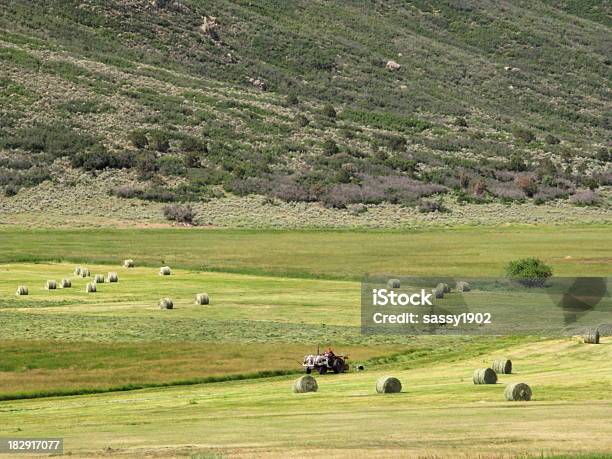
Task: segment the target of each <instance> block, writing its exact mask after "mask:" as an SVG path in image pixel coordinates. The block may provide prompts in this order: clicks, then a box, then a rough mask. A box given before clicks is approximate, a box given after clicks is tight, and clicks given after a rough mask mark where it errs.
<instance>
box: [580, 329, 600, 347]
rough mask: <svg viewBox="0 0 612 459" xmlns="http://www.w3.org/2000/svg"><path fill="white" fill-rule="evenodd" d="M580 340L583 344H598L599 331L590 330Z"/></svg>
mask: <svg viewBox="0 0 612 459" xmlns="http://www.w3.org/2000/svg"><path fill="white" fill-rule="evenodd" d="M582 339H583V340H584V342H585V344H599V330H591V331H589V332H588V333H586V334H585V335H584V336H583V337H582Z"/></svg>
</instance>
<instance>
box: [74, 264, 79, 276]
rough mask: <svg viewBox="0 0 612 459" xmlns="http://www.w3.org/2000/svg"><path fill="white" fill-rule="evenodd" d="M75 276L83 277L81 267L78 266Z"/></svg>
mask: <svg viewBox="0 0 612 459" xmlns="http://www.w3.org/2000/svg"><path fill="white" fill-rule="evenodd" d="M74 275H75V276H80V275H81V267H80V266H77V267H76V268H74Z"/></svg>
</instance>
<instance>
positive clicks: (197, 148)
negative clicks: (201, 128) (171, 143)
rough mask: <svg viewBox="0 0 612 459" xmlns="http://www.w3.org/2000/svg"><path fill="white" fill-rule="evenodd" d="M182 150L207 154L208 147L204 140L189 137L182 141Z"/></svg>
mask: <svg viewBox="0 0 612 459" xmlns="http://www.w3.org/2000/svg"><path fill="white" fill-rule="evenodd" d="M181 150H182V151H185V152H196V153H207V152H208V147H207V146H206V143H205V142H203V141H202V140H200V139H198V138H196V137H192V136H188V137H185V138H183V139H182V140H181Z"/></svg>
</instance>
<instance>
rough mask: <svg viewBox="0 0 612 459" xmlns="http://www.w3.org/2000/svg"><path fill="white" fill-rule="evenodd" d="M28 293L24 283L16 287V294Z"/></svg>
mask: <svg viewBox="0 0 612 459" xmlns="http://www.w3.org/2000/svg"><path fill="white" fill-rule="evenodd" d="M28 293H29V292H28V288H27V287H26V286H25V285H20V286H19V287H17V295H20V296H21V295H27V294H28Z"/></svg>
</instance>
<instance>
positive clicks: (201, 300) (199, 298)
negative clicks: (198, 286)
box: [196, 293, 210, 305]
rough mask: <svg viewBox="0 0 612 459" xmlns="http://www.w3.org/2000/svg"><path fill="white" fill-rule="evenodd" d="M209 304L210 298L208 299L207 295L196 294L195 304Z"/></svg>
mask: <svg viewBox="0 0 612 459" xmlns="http://www.w3.org/2000/svg"><path fill="white" fill-rule="evenodd" d="M209 303H210V298H209V297H208V293H198V294H197V295H196V304H199V305H205V304H209Z"/></svg>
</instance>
